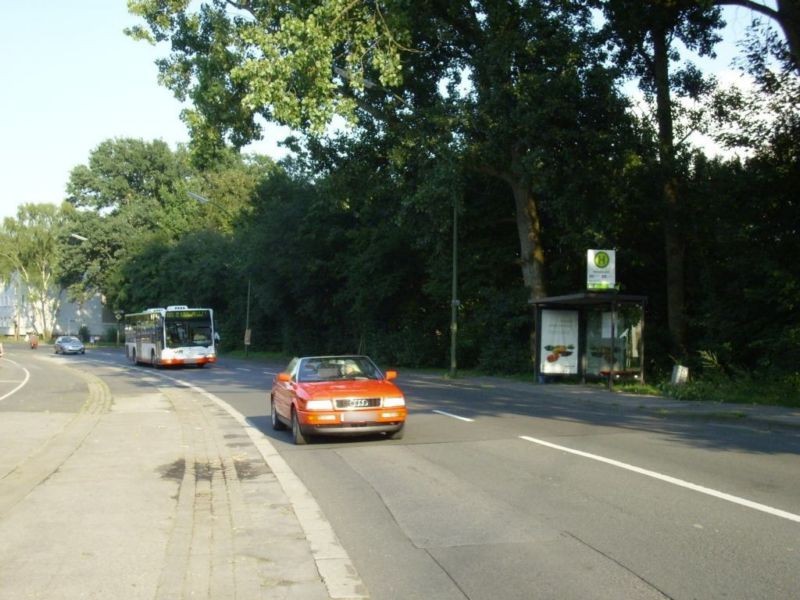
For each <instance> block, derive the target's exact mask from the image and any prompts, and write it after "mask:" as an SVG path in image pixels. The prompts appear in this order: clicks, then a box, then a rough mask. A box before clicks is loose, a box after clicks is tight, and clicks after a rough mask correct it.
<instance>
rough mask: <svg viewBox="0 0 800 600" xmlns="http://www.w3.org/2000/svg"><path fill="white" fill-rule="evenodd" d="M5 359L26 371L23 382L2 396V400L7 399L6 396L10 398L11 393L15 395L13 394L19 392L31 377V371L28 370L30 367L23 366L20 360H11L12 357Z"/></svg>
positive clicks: (0, 399)
mask: <svg viewBox="0 0 800 600" xmlns="http://www.w3.org/2000/svg"><path fill="white" fill-rule="evenodd" d="M3 360H4V361H5V362H10V363H11V364H13V365H16V366H18V367H19V368H20V369H22V370H23V371H25V379H23V380H22V382H21V383H20V384H19V385H18V386H17V387H15V388H14V389H13V390H11V391H10V392H8V393H6V394H5V395H3V396H0V402H2V401H3V400H5V399H6V398H8V397H9V396H11V395H13V394H16V393H17V392H18V391H19V390H21V389H22V388H23V387H25V384H26V383H28V380H29V379H30V378H31V374H30V371H28V369H26V368H25V367H23V366H22V365H21V364H19V363H18V362H16V361H13V360H11V359H10V358H4V359H3Z"/></svg>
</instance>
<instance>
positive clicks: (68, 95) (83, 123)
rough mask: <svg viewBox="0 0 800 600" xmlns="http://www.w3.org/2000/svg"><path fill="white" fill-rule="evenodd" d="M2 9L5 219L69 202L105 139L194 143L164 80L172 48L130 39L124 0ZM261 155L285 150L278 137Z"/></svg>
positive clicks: (55, 1) (10, 2)
mask: <svg viewBox="0 0 800 600" xmlns="http://www.w3.org/2000/svg"><path fill="white" fill-rule="evenodd" d="M0 5H1V6H2V18H0V56H2V59H1V60H0V82H2V83H0V85H1V86H2V92H1V93H0V140H2V141H0V219H2V218H3V217H9V216H15V215H16V211H17V206H18V205H19V204H22V203H28V202H33V203H40V202H50V203H60V202H61V201H62V200H63V199H64V198H65V197H66V193H65V186H66V183H67V180H68V179H69V173H70V171H71V170H72V169H73V168H74V167H75V166H77V165H79V164H85V163H86V162H88V159H89V154H90V153H91V151H92V150H93V149H94V148H96V147H97V146H98V145H99V144H100V143H101V142H103V141H104V140H107V139H109V138H118V137H133V138H141V139H144V140H153V139H162V140H164V141H165V142H167V143H168V144H169V145H170V146H171V147H172V148H175V146H176V144H178V143H182V142H187V141H188V133H187V131H186V127H185V126H184V125H183V123H182V122H181V120H180V116H179V115H180V111H181V109H182V106H181V104H180V103H179V102H178V101H177V100H176V99H175V98H174V97H173V96H172V93H171V92H170V91H169V90H167V89H166V88H163V87H161V86H159V85H158V82H157V69H156V67H155V65H154V61H155V59H156V58H158V57H159V55H160V54H159V52H163V50H159V49H158V48H154V47H152V46H150V45H148V44H147V43H145V42H135V41H133V40H131V39H130V38H128V37H127V36H125V35H124V34H123V29H124V28H125V27H128V26H130V25H132V24H134V23H136V19H135V18H134V17H133V16H132V15H130V14H129V13H128V9H127V2H126V1H125V0H70V1H65V0H37V1H35V2H27V1H19V0H1V1H0ZM273 135H275V134H273ZM252 150H253V151H257V152H261V153H264V154H270V155H272V156H278V155H279V154H280V152H281V151H280V150H279V149H278V148H277V145H276V140H275V139H266V140H264V142H262V143H259V144H258V145H256V146H255V147H254V148H253V149H252Z"/></svg>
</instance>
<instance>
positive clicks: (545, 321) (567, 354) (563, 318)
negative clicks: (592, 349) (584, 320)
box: [539, 310, 578, 375]
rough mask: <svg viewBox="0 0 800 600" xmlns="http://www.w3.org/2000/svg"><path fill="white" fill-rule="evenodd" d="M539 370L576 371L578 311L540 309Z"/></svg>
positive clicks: (561, 373)
mask: <svg viewBox="0 0 800 600" xmlns="http://www.w3.org/2000/svg"><path fill="white" fill-rule="evenodd" d="M541 314H542V316H541V321H540V324H539V326H540V327H541V344H542V346H541V348H539V356H540V361H539V372H540V373H546V374H554V375H555V374H558V375H575V374H577V373H578V311H577V310H542V313H541Z"/></svg>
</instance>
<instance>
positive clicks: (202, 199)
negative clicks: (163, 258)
mask: <svg viewBox="0 0 800 600" xmlns="http://www.w3.org/2000/svg"><path fill="white" fill-rule="evenodd" d="M186 193H187V194H189V196H190V197H192V198H194V199H195V200H197V201H198V202H200V204H211V205H212V206H215V207H216V208H218V209H219V210H221V211H222V212H224V213H226V214H227V215H228V216H229V217H233V215H232V214H231V213H230V211H229V210H228V209H226V208H225V207H224V206H222V205H220V204H219V203H217V202H214V201H213V200H210V199H208V198H206V197H205V196H201V195H200V194H197V193H195V192H189V191H187V192H186ZM251 283H252V277H251V276H250V275H249V274H248V276H247V305H246V308H245V317H244V355H245V356H247V353H248V351H249V349H250V287H251Z"/></svg>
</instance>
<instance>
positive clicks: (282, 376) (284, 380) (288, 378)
mask: <svg viewBox="0 0 800 600" xmlns="http://www.w3.org/2000/svg"><path fill="white" fill-rule="evenodd" d="M291 380H292V376H291V375H289V374H288V373H278V381H280V382H282V383H289V382H290V381H291Z"/></svg>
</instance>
